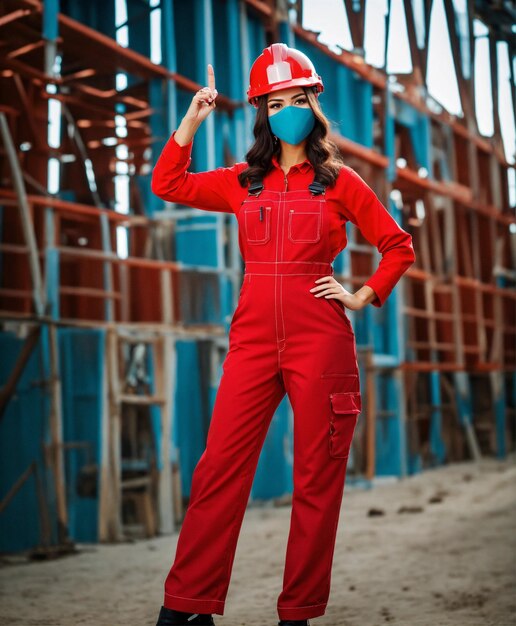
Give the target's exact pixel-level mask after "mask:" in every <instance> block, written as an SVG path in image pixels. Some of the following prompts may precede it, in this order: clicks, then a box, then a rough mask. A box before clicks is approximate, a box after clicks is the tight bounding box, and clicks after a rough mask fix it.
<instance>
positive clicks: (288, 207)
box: [152, 43, 415, 626]
mask: <svg viewBox="0 0 516 626" xmlns="http://www.w3.org/2000/svg"><path fill="white" fill-rule="evenodd" d="M322 91H323V84H322V80H321V78H320V76H318V75H317V74H316V72H315V68H314V66H313V64H312V62H311V61H310V59H309V58H308V57H307V56H306V55H305V54H303V53H302V52H300V51H298V50H295V49H293V48H289V47H287V46H286V45H285V44H278V43H276V44H272V45H271V46H269V47H268V48H266V49H265V50H264V51H263V53H262V54H261V55H260V56H259V57H258V58H257V59H256V61H255V62H254V64H253V66H252V68H251V74H250V86H249V89H248V92H247V94H248V100H249V102H250V103H251V104H253V105H254V106H255V107H256V108H257V114H256V123H255V127H254V135H255V138H256V141H255V143H254V144H253V146H252V147H251V148H250V150H249V152H248V153H247V155H246V162H242V163H237V164H235V165H233V166H232V167H226V168H224V167H221V168H218V169H215V170H212V171H209V172H201V173H191V172H188V167H189V165H190V153H191V150H192V139H193V136H194V134H195V131H196V130H197V128H198V127H199V125H200V124H201V123H202V121H203V120H204V119H206V117H207V116H208V115H210V114H211V112H212V111H213V109H214V108H215V107H216V104H215V101H216V97H217V90H216V88H215V78H214V72H213V68H212V67H211V65H209V66H208V87H204V88H203V89H201V90H199V91H198V92H197V93H196V94H195V96H194V97H193V100H192V103H191V105H190V107H189V109H188V111H187V113H186V115H185V116H184V118H183V120H182V121H181V124H180V125H179V127H178V128H177V130H176V131H175V132H174V133H172V136H171V138H170V139H169V141H168V142H167V144H166V146H165V147H164V149H163V151H162V154H161V156H160V158H159V159H158V162H157V163H156V166H155V168H154V171H153V177H152V190H153V192H154V193H155V194H157V195H158V196H159V197H160V198H163V199H164V200H170V201H172V202H178V203H181V204H185V205H189V206H193V207H199V208H201V209H205V210H208V211H223V212H227V213H234V214H235V215H236V217H237V220H238V225H239V245H240V250H241V253H242V256H243V258H244V261H245V273H244V278H243V283H242V287H241V290H240V297H239V301H238V306H237V308H236V310H235V312H234V315H233V318H232V321H231V328H230V331H229V351H228V354H227V356H226V359H225V361H224V365H223V375H222V377H221V381H220V387H219V390H218V393H217V397H216V400H215V405H214V409H213V414H212V418H211V423H210V428H209V432H208V437H207V445H206V449H205V451H204V453H203V454H202V456H201V458H200V460H199V462H198V464H197V466H196V468H195V471H194V474H193V479H192V488H191V498H190V502H189V506H188V508H187V511H186V515H185V518H184V520H183V524H182V527H181V532H180V535H179V538H178V544H177V550H176V556H175V561H174V564H173V566H172V568H171V570H170V572H169V574H168V576H167V579H166V581H165V597H164V603H163V606H162V607H161V611H160V615H159V620H158V623H157V626H165V625H172V624H174V625H179V624H181V625H184V626H186V625H187V624H214V622H213V618H212V614H213V613H217V614H219V615H223V613H224V605H225V598H226V594H227V591H228V586H229V581H230V575H231V571H232V565H233V559H234V555H235V549H236V545H237V539H238V536H239V532H240V528H241V524H242V520H243V516H244V513H245V509H246V505H247V502H248V497H249V493H250V490H251V487H252V482H253V477H254V474H255V469H256V465H257V462H258V458H259V454H260V450H261V448H262V444H263V441H264V438H265V436H266V433H267V430H268V426H269V423H270V420H271V418H272V416H273V414H274V412H275V410H276V408H277V406H278V404H279V403H280V401H281V399H282V398H283V397H284V395H285V393H287V394H288V396H289V400H290V402H291V404H292V408H293V411H294V468H293V478H294V492H293V501H292V513H291V524H290V534H289V538H288V545H287V551H286V560H285V570H284V578H283V589H282V591H281V593H280V595H279V598H278V602H277V611H278V615H279V619H280V621H279V622H278V624H279V625H280V626H307V625H308V624H309V621H308V620H309V619H310V618H313V617H317V616H319V615H323V614H324V613H325V610H326V606H327V602H328V596H329V592H330V574H331V567H332V561H333V552H334V544H335V535H336V531H337V524H338V519H339V511H340V506H341V500H342V494H343V489H344V482H345V475H346V466H347V459H348V454H349V450H350V444H351V440H352V437H353V433H354V429H355V424H356V421H357V418H358V414H359V413H360V410H361V395H360V385H359V372H358V365H357V359H356V345H355V336H354V333H353V329H352V326H351V324H350V321H349V319H348V317H347V315H346V308H349V309H352V310H359V309H362V308H364V307H365V306H366V305H367V304H369V303H371V304H373V305H374V306H378V307H379V306H381V305H382V304H383V303H384V302H385V299H386V298H387V296H388V295H389V293H390V292H391V290H392V289H393V287H394V286H395V284H396V283H397V281H398V280H399V278H400V277H401V276H402V274H403V273H404V272H405V270H406V269H407V268H408V267H409V266H410V265H411V264H412V263H413V261H414V259H415V256H414V250H413V248H412V239H411V236H410V235H409V234H408V233H407V232H405V231H404V230H402V229H401V228H400V227H399V226H398V224H397V223H396V221H395V220H394V219H393V218H392V217H391V216H390V214H389V213H388V211H387V210H386V209H385V207H384V206H383V205H382V204H381V202H380V201H379V200H378V198H377V197H376V195H375V194H374V193H373V191H372V190H371V189H370V187H368V185H367V184H366V183H365V182H364V181H363V180H362V178H361V177H360V176H359V175H358V174H357V173H356V172H355V171H354V170H353V169H351V168H350V167H348V166H346V165H345V164H344V163H343V162H342V160H341V157H340V155H339V152H338V149H337V148H336V146H335V145H334V144H333V143H332V142H331V141H329V139H328V137H327V135H328V130H329V124H328V121H327V119H326V118H325V116H324V114H323V112H322V111H321V108H320V105H319V102H318V96H319V93H320V92H322ZM347 220H351V221H352V222H353V223H354V224H356V225H357V226H358V228H359V229H360V230H361V232H362V233H363V234H364V236H365V237H366V239H367V240H368V241H369V242H370V243H371V244H372V245H375V246H376V247H377V248H378V250H379V251H380V253H381V254H382V259H381V261H380V263H379V266H378V268H377V270H376V272H375V273H374V274H373V276H371V277H370V278H369V279H368V280H367V281H366V282H365V284H364V285H363V286H362V287H361V288H360V289H358V291H356V292H355V293H350V292H349V291H347V290H346V289H344V287H343V286H342V285H341V284H340V283H339V282H337V281H336V280H335V278H334V277H333V267H332V265H331V263H332V261H333V259H334V258H335V256H336V255H337V254H338V253H339V252H340V251H341V250H342V249H343V248H344V247H345V246H346V243H347V241H346V231H345V223H346V221H347Z"/></svg>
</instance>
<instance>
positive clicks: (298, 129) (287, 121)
mask: <svg viewBox="0 0 516 626" xmlns="http://www.w3.org/2000/svg"><path fill="white" fill-rule="evenodd" d="M269 124H270V126H271V130H272V132H273V133H274V134H275V135H276V137H278V138H279V139H281V140H282V141H285V142H286V143H291V144H293V145H297V144H298V143H301V142H302V141H303V139H304V138H305V137H307V136H308V135H309V133H310V132H311V130H312V128H313V127H314V124H315V117H314V112H313V111H312V109H311V108H310V107H306V108H305V107H296V106H288V107H285V108H284V109H281V111H279V112H278V113H275V114H274V115H271V116H270V117H269Z"/></svg>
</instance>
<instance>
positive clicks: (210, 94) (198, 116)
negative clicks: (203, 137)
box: [185, 63, 218, 124]
mask: <svg viewBox="0 0 516 626" xmlns="http://www.w3.org/2000/svg"><path fill="white" fill-rule="evenodd" d="M217 95H218V91H217V90H216V88H215V72H214V71H213V66H212V65H211V63H208V86H207V87H202V88H201V89H199V91H198V92H197V93H196V94H195V95H194V97H193V98H192V102H191V104H190V107H189V108H188V111H187V112H186V115H185V117H186V118H188V119H189V120H191V121H194V122H196V123H199V124H200V123H201V122H203V121H204V120H205V119H206V118H207V117H208V115H209V114H210V113H211V112H212V111H213V109H214V108H215V107H216V106H217V105H216V103H215V99H216V97H217Z"/></svg>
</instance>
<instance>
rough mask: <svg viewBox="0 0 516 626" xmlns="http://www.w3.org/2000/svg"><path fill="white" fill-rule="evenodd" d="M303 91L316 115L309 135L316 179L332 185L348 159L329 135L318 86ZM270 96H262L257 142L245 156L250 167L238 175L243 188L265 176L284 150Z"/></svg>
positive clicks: (258, 113) (257, 114) (259, 100)
mask: <svg viewBox="0 0 516 626" xmlns="http://www.w3.org/2000/svg"><path fill="white" fill-rule="evenodd" d="M303 91H304V92H305V94H306V97H307V100H308V104H309V105H310V107H311V109H312V111H313V112H314V116H315V124H314V127H313V129H312V131H311V132H310V134H309V135H308V137H307V138H306V156H307V157H308V160H309V161H310V163H311V164H312V166H313V168H314V170H315V177H314V178H315V180H318V181H319V182H321V183H322V184H323V185H325V186H329V187H331V186H332V185H334V184H335V181H336V180H337V177H338V175H339V172H340V170H341V168H342V166H343V164H344V161H343V159H342V156H341V154H340V151H339V149H338V147H337V146H336V144H335V143H334V142H333V141H331V140H330V139H329V138H328V133H329V130H330V123H329V121H328V118H327V117H326V116H325V115H324V113H323V112H322V110H321V106H320V104H319V100H318V98H317V96H316V95H315V88H313V87H303ZM267 99H268V96H267V94H266V95H263V96H259V98H258V109H257V111H256V120H255V124H254V129H253V133H254V137H255V142H254V143H253V145H252V146H251V147H250V148H249V151H248V152H247V154H246V155H245V158H246V161H247V164H248V167H247V168H246V169H245V170H242V172H240V174H239V175H238V180H239V182H240V185H241V186H242V187H245V186H246V184H247V183H248V182H250V181H252V180H253V179H262V178H263V177H264V176H265V175H266V174H267V172H268V171H269V170H270V168H271V159H272V157H273V155H276V156H277V157H279V154H280V152H281V144H280V142H279V141H277V142H274V135H273V134H272V130H271V127H270V125H269V113H268V110H267V109H268V107H267Z"/></svg>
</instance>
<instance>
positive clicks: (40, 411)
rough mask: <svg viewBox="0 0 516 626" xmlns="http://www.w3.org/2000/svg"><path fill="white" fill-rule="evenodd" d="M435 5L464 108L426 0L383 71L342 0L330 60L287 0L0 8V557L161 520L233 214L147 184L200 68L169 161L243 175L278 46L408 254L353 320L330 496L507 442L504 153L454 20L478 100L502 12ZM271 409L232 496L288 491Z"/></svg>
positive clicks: (283, 448) (510, 325)
mask: <svg viewBox="0 0 516 626" xmlns="http://www.w3.org/2000/svg"><path fill="white" fill-rule="evenodd" d="M434 1H435V2H437V0H434ZM442 1H443V2H444V7H445V10H446V17H447V19H446V24H443V28H444V27H447V30H448V34H449V38H450V44H451V49H452V53H453V59H454V67H455V71H456V74H457V80H458V86H459V92H460V97H461V104H462V108H463V111H464V116H463V117H462V118H459V117H457V116H454V115H451V114H449V113H448V112H446V111H445V110H444V109H443V108H442V107H439V106H438V103H436V102H435V101H433V100H432V98H431V96H430V95H429V93H428V89H427V87H426V83H425V76H426V69H427V59H428V50H427V48H428V29H425V25H427V24H429V21H430V15H431V11H432V7H433V2H432V1H430V2H426V3H424V7H425V9H424V22H423V37H422V39H421V38H420V34H421V24H416V17H415V14H414V11H413V10H412V3H411V2H410V1H406V2H405V3H404V6H405V20H406V24H407V34H408V40H409V43H410V52H411V60H412V65H413V68H414V69H413V72H411V73H410V74H405V75H403V74H400V75H393V74H387V72H386V70H385V67H384V68H383V69H382V68H378V67H373V66H371V65H368V64H367V63H365V60H364V19H365V12H366V3H365V2H361V3H352V2H351V1H350V0H344V3H343V4H344V5H345V8H346V11H347V20H348V23H349V29H350V32H351V37H352V41H353V50H345V49H341V50H340V52H336V51H335V50H332V49H330V48H329V47H328V46H327V45H325V44H324V43H322V42H321V41H320V40H319V38H318V33H317V32H313V31H310V30H307V29H306V28H305V27H303V19H302V10H303V3H302V2H301V0H298V1H297V2H287V1H286V0H284V1H281V0H262V1H260V0H245V1H244V0H193V1H192V2H182V1H180V0H113V1H112V2H109V3H106V2H102V3H101V2H99V1H98V0H92V1H91V2H88V3H84V2H80V1H78V0H45V2H41V1H40V0H16V1H14V0H1V1H0V32H1V34H2V35H3V36H2V40H3V45H2V52H1V55H0V65H1V67H0V86H1V94H2V95H1V96H0V133H1V139H2V141H1V154H0V159H1V160H0V164H1V175H2V185H1V189H0V323H1V329H0V351H1V354H2V358H1V359H0V385H1V388H2V393H1V396H0V397H1V401H0V407H1V414H0V459H1V460H0V463H1V466H0V467H1V471H0V551H18V550H25V549H33V550H34V549H35V550H36V552H37V553H38V554H39V553H43V554H49V553H52V552H53V551H54V552H55V550H56V549H58V550H62V549H66V550H69V549H72V547H73V544H74V542H76V541H80V542H95V541H118V540H121V539H123V538H125V537H128V536H141V535H145V536H153V535H155V534H157V533H170V532H173V531H174V530H175V529H177V527H178V526H179V525H180V523H181V519H182V516H183V513H184V508H185V505H186V503H187V499H188V495H189V488H190V481H191V475H192V472H193V469H194V467H195V464H196V462H197V460H198V458H199V456H200V454H201V453H202V451H203V449H204V445H205V440H206V433H207V429H208V427H209V419H210V414H211V407H212V405H213V401H214V397H215V394H216V390H217V387H218V381H219V378H220V375H221V364H222V361H223V359H224V357H225V353H226V351H227V347H228V346H227V331H228V327H229V324H230V321H231V317H232V313H233V311H234V308H235V306H236V298H237V297H238V292H239V287H240V283H241V278H242V271H243V266H242V261H241V258H240V255H239V250H238V230H237V221H236V218H235V216H234V215H228V214H214V213H209V214H208V212H203V211H202V210H198V209H192V208H187V207H181V206H177V205H170V204H168V203H164V202H163V201H162V200H160V199H159V198H157V197H156V196H155V195H153V194H152V193H151V188H150V180H151V172H152V167H153V164H154V163H155V162H156V160H157V158H158V156H159V154H160V151H161V149H162V147H163V145H164V143H165V142H166V140H167V139H168V137H169V136H170V134H171V132H172V131H173V130H174V129H175V128H176V127H177V125H178V123H179V121H180V119H181V116H182V114H183V113H184V112H185V111H186V108H187V107H188V105H189V102H190V100H191V98H192V96H193V93H194V92H196V91H197V90H198V89H199V88H200V87H201V86H203V85H204V84H205V82H206V66H207V64H208V63H212V64H213V65H214V67H215V71H216V75H217V89H218V91H219V96H218V98H217V110H216V112H215V114H214V115H211V116H210V117H209V118H208V119H207V121H206V123H205V124H203V126H202V127H201V128H200V129H199V131H198V133H197V135H196V137H195V140H194V152H193V162H192V167H191V170H192V171H204V170H208V169H213V168H215V167H217V166H220V165H230V164H232V163H234V162H236V161H241V160H243V159H244V155H245V152H246V150H247V148H248V147H249V145H250V144H251V141H252V126H253V109H252V108H251V107H250V106H249V105H248V104H247V102H246V99H245V91H246V89H247V85H248V83H247V81H248V75H249V68H250V66H251V63H252V61H253V60H254V59H255V58H256V57H257V56H258V54H260V52H261V51H262V49H263V48H264V47H265V46H267V45H269V44H270V43H273V42H274V41H283V42H285V43H287V44H288V45H289V46H293V47H296V48H299V49H300V50H302V51H303V52H305V53H306V54H308V56H309V57H310V58H311V59H312V60H313V61H314V64H315V66H316V67H317V71H318V73H319V74H320V75H321V76H322V77H323V78H324V81H325V84H327V85H331V88H328V89H327V90H326V91H325V93H324V94H323V95H322V96H321V104H322V106H323V108H324V110H325V112H326V113H327V115H328V117H329V118H330V119H332V120H338V124H336V125H335V127H334V128H333V132H332V139H333V140H334V141H335V142H336V143H337V145H338V146H339V148H340V149H341V151H342V154H343V155H344V159H345V161H346V162H347V163H348V164H349V165H350V166H351V167H353V168H354V169H355V170H356V171H357V172H358V173H359V174H360V175H361V176H362V177H363V178H364V179H365V180H366V181H367V182H368V183H369V184H370V185H371V187H372V188H373V189H374V190H375V192H376V193H377V194H378V196H379V197H380V199H381V200H382V202H383V203H384V204H385V206H386V207H387V208H388V209H389V210H390V211H391V212H392V214H393V215H394V216H395V218H396V219H397V220H398V221H399V223H400V224H401V225H402V226H403V228H405V229H406V230H407V231H409V232H410V233H411V234H412V236H413V241H414V247H415V250H416V255H417V261H416V264H415V265H414V266H413V267H412V268H411V269H410V270H409V271H408V272H407V274H406V275H405V276H404V277H403V278H402V280H401V281H400V283H399V285H398V286H397V287H396V289H395V290H394V292H393V293H392V294H391V296H390V297H389V299H388V301H387V302H386V304H385V305H384V306H383V307H382V308H381V309H377V308H373V307H366V309H364V310H363V311H361V312H358V313H353V312H350V317H351V319H352V322H353V326H354V328H355V333H356V339H357V348H358V355H359V364H360V371H361V384H362V387H363V399H364V407H363V412H362V416H361V418H360V420H359V424H358V427H357V432H356V434H355V439H354V442H353V448H352V455H351V458H350V463H349V470H348V474H349V478H348V480H349V481H354V482H356V483H357V484H365V485H368V484H371V482H372V481H373V480H374V478H375V477H377V476H399V477H402V476H405V475H408V474H411V473H414V472H418V471H421V470H423V469H424V468H428V467H433V466H436V465H439V464H442V463H446V462H452V461H455V460H462V459H468V458H470V459H478V458H480V457H481V456H482V455H496V456H498V457H500V458H502V457H504V456H505V455H506V453H507V452H508V451H509V450H511V449H514V441H515V406H516V376H515V370H516V349H515V348H516V290H515V289H514V287H515V282H516V269H515V260H516V243H515V238H516V220H515V203H514V198H513V197H512V200H511V195H510V194H511V182H510V181H511V180H514V159H513V161H512V163H511V162H508V160H507V158H506V155H505V153H504V148H503V144H502V138H501V130H500V121H499V119H498V114H497V109H496V107H495V115H494V119H495V123H494V128H495V132H494V133H493V136H492V137H489V138H487V137H483V136H481V135H480V133H479V130H478V124H477V121H476V115H475V102H474V75H475V72H474V54H473V52H474V48H475V41H474V38H473V36H472V35H470V34H471V33H473V26H472V25H473V20H474V19H478V20H480V21H482V22H483V23H484V25H485V27H486V28H487V30H488V33H489V41H490V50H491V52H492V55H491V63H492V68H493V71H492V76H493V85H492V89H493V101H494V102H497V101H498V98H497V94H498V85H497V80H496V75H497V73H496V71H495V68H496V66H497V56H496V55H497V47H496V42H499V41H505V42H507V45H508V46H509V50H510V57H511V58H512V57H513V56H514V49H512V48H511V45H513V43H514V39H513V38H512V39H511V32H512V31H511V25H512V24H513V23H514V22H515V21H516V15H515V12H514V9H513V8H511V7H510V6H509V5H508V3H503V2H498V3H486V2H480V1H478V0H477V1H476V2H474V3H473V2H470V3H468V5H467V14H466V15H467V20H466V21H464V20H462V21H459V20H457V14H456V8H455V7H454V3H453V2H452V0H442ZM491 4H492V6H488V5H491ZM388 19H389V15H387V21H388ZM459 25H461V28H459ZM465 25H466V28H465V30H464V27H465ZM461 29H462V30H461ZM220 41H223V42H224V45H219V44H218V42H220ZM186 48H187V49H188V53H185V49H186ZM510 67H511V71H512V72H513V71H514V70H513V68H514V65H513V64H511V65H510ZM219 68H220V69H219ZM217 70H219V71H217ZM514 82H515V81H514V74H512V76H511V88H512V102H513V103H514V102H515V101H516V98H515V92H514ZM486 88H491V87H486ZM343 94H344V96H345V97H343ZM511 176H512V179H511ZM512 184H513V183H512ZM347 226H348V227H349V232H348V241H349V244H348V246H347V248H346V249H345V250H344V251H343V252H342V253H341V254H340V255H339V256H338V257H337V258H336V260H335V262H334V267H335V277H336V278H337V280H340V281H341V282H342V284H343V285H344V286H345V287H346V288H347V289H349V290H351V291H353V290H356V289H357V288H359V287H360V286H361V285H362V284H363V282H364V281H365V280H366V279H367V278H368V277H369V276H370V275H371V274H372V273H373V271H374V269H375V267H376V264H377V262H378V257H377V252H376V250H375V249H373V248H372V247H371V246H370V245H369V244H368V243H367V241H365V239H364V238H363V236H362V235H361V233H360V232H359V231H358V230H357V229H356V228H355V227H354V226H353V225H352V224H348V225H347ZM292 419H293V416H292V412H291V408H290V405H289V402H288V398H285V399H284V401H283V402H282V403H281V405H280V407H279V408H278V411H277V413H276V415H275V416H274V419H273V421H272V423H271V427H270V429H269V433H268V435H267V440H266V443H265V446H264V449H263V450H262V455H261V458H260V463H259V466H258V471H257V474H256V477H255V481H254V485H253V490H252V498H254V499H266V498H280V497H282V496H285V495H288V494H289V493H290V492H291V489H292V478H291V474H292ZM272 476H273V477H274V480H272V479H271V477H272Z"/></svg>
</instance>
